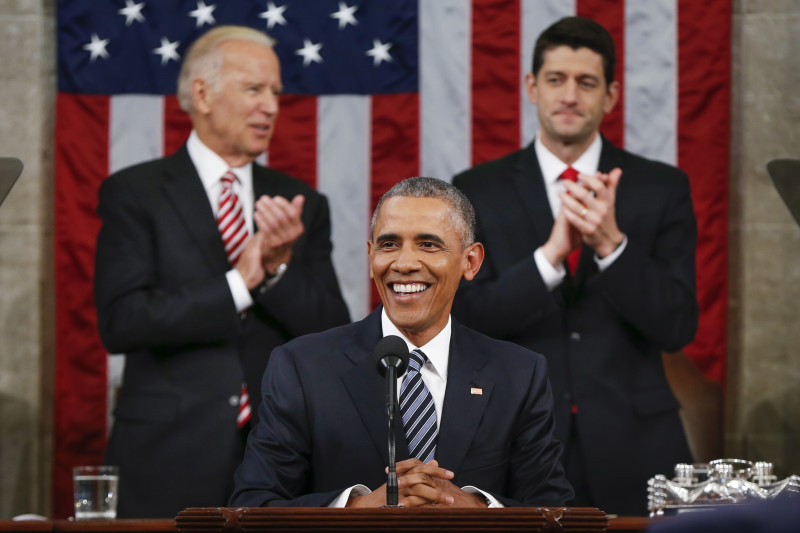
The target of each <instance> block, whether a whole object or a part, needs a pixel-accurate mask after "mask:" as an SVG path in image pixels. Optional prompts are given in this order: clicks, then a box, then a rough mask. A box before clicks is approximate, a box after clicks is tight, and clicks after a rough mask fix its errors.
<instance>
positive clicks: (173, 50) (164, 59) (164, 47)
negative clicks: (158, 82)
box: [153, 37, 181, 66]
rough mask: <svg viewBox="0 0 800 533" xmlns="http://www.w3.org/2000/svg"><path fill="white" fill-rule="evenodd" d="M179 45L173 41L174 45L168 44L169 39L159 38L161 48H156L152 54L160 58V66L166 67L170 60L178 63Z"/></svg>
mask: <svg viewBox="0 0 800 533" xmlns="http://www.w3.org/2000/svg"><path fill="white" fill-rule="evenodd" d="M179 44H181V43H180V41H175V42H174V43H171V42H169V39H167V38H166V37H162V38H161V46H159V47H158V48H153V53H154V54H158V55H160V56H161V65H162V66H163V65H166V64H167V63H169V60H170V59H174V60H175V61H178V60H179V59H180V58H181V56H180V55H178V45H179Z"/></svg>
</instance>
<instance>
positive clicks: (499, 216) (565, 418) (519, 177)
mask: <svg viewBox="0 0 800 533" xmlns="http://www.w3.org/2000/svg"><path fill="white" fill-rule="evenodd" d="M614 167H620V168H621V169H622V171H623V174H622V179H621V181H620V184H619V188H618V191H617V200H616V217H617V223H618V225H619V227H620V229H621V230H622V231H623V232H624V233H625V234H627V236H628V244H627V247H626V249H625V250H624V252H623V253H622V255H620V257H619V258H617V260H616V261H615V262H614V263H613V264H612V265H611V266H610V267H609V268H608V269H606V270H605V271H603V272H602V273H601V272H598V269H597V265H596V264H595V262H594V260H593V258H592V257H593V255H594V252H593V250H592V249H591V248H589V247H588V246H585V245H584V247H583V250H582V253H581V259H580V263H579V266H578V270H577V272H576V276H575V278H574V279H572V278H570V277H569V275H568V277H567V279H566V280H565V281H564V283H562V284H561V285H560V286H559V287H558V288H557V289H555V290H554V291H553V292H550V291H548V290H547V287H546V286H545V284H544V282H543V281H542V278H541V276H540V274H539V270H538V269H537V267H536V264H535V261H534V259H533V252H534V250H535V249H536V248H538V247H539V246H541V245H542V244H544V243H545V241H547V239H548V237H549V235H550V231H551V229H552V226H553V215H552V211H551V210H550V206H549V203H548V199H547V195H546V193H545V187H544V182H543V179H542V174H541V170H540V168H539V163H538V161H537V158H536V153H535V151H534V149H533V146H532V145H531V146H529V147H527V148H525V149H523V150H519V151H517V152H514V153H512V154H510V155H508V156H506V157H503V158H501V159H498V160H495V161H491V162H488V163H485V164H482V165H478V166H476V167H475V168H473V169H470V170H468V171H466V172H464V173H462V174H460V175H458V176H456V177H455V179H454V180H453V184H454V185H455V186H456V187H458V188H459V189H461V190H462V191H463V192H464V193H465V194H466V195H467V197H468V198H469V199H470V200H471V201H472V203H473V205H474V206H475V209H476V212H477V218H478V240H479V241H481V242H483V243H484V245H485V247H486V260H485V261H484V263H483V266H482V268H481V271H480V272H479V273H478V276H477V277H476V279H475V280H474V281H473V282H471V283H465V284H463V285H462V287H461V288H460V289H459V291H458V293H457V294H456V300H455V304H454V307H453V316H455V317H456V318H458V319H459V320H460V321H462V322H463V323H464V324H465V325H467V326H469V327H472V328H474V329H477V330H478V331H481V332H483V333H486V334H488V335H491V336H493V337H497V338H500V339H506V340H510V341H513V342H516V343H518V344H520V345H522V346H525V347H527V348H529V349H531V350H535V351H537V352H539V353H542V354H544V355H545V356H546V357H547V359H548V363H549V368H550V380H551V383H552V385H553V395H554V397H555V405H556V407H555V414H556V436H557V437H558V438H559V439H560V440H562V442H565V443H567V442H569V439H570V436H571V435H572V437H573V443H574V445H573V448H571V449H572V450H574V451H575V453H579V454H580V456H581V458H582V460H583V461H582V462H583V464H584V466H585V469H586V476H585V478H586V480H587V481H588V489H589V491H590V493H591V497H592V499H593V501H594V503H595V504H596V505H597V506H599V507H600V508H602V509H603V510H605V511H607V512H609V513H619V514H645V513H646V509H645V507H646V487H647V485H646V482H647V479H648V478H650V477H652V476H653V475H655V474H659V473H664V474H669V473H670V472H672V470H673V466H674V464H675V463H677V462H684V461H688V462H691V455H690V453H689V449H688V445H687V443H686V439H685V436H684V433H683V429H682V426H681V422H680V419H679V417H678V408H679V405H678V402H677V401H676V399H675V397H674V395H673V394H672V391H671V390H670V388H669V385H668V383H667V380H666V377H665V374H664V369H663V365H662V362H661V352H662V351H673V350H678V349H680V348H682V347H683V346H684V345H686V344H688V343H689V342H691V341H692V339H693V338H694V334H695V331H696V328H697V318H698V306H697V299H696V294H695V264H694V262H695V246H696V241H697V228H696V223H695V217H694V213H693V211H692V202H691V197H690V193H689V181H688V179H687V176H686V175H685V174H684V173H683V172H681V171H680V170H678V169H676V168H674V167H671V166H668V165H665V164H662V163H657V162H654V161H649V160H646V159H644V158H641V157H638V156H635V155H633V154H631V153H628V152H625V151H623V150H620V149H619V148H616V147H615V146H613V145H611V144H610V143H609V142H607V141H606V140H605V139H603V148H602V153H601V157H600V164H599V169H600V170H601V171H603V172H609V171H610V170H611V169H613V168H614ZM573 406H575V407H576V408H577V414H576V415H574V416H573V415H572V414H571V410H572V409H573Z"/></svg>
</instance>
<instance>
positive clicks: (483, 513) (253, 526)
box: [175, 507, 608, 533]
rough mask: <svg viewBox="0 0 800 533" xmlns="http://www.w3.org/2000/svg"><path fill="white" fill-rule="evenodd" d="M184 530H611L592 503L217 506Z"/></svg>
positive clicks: (185, 521) (185, 519)
mask: <svg viewBox="0 0 800 533" xmlns="http://www.w3.org/2000/svg"><path fill="white" fill-rule="evenodd" d="M175 523H176V526H177V529H178V531H179V532H180V533H202V532H212V531H213V532H215V531H219V532H222V533H227V532H245V533H246V532H259V531H268V532H287V533H288V532H292V531H320V532H327V531H374V530H380V531H387V532H398V533H399V532H417V533H419V532H426V531H431V532H437V533H447V532H455V531H485V532H493V531H495V532H499V531H547V532H554V533H555V532H559V531H564V532H573V531H574V532H587V533H588V532H594V531H598V532H600V531H607V528H608V516H607V515H606V514H605V513H604V512H603V511H600V510H599V509H595V508H593V507H553V508H548V507H506V508H502V509H474V510H473V509H444V508H442V509H420V508H416V509H403V508H396V509H330V508H316V507H315V508H306V507H297V508H292V507H273V508H256V507H250V508H247V507H244V508H227V507H222V508H217V507H196V508H189V509H186V510H184V511H182V512H181V513H180V514H179V515H178V516H177V517H176V518H175Z"/></svg>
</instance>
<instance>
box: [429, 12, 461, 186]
mask: <svg viewBox="0 0 800 533" xmlns="http://www.w3.org/2000/svg"><path fill="white" fill-rule="evenodd" d="M471 16H472V9H471V5H470V3H469V2H463V1H461V0H420V2H419V57H420V69H419V76H420V106H419V109H420V147H419V151H420V174H421V175H423V176H432V177H434V178H439V179H443V180H447V181H450V179H451V178H452V177H453V175H454V174H456V173H457V172H460V171H462V170H464V169H466V168H469V167H470V166H471V155H470V154H471V143H472V128H471V124H472V119H471V115H472V113H471V109H472V100H471V98H470V86H471V76H472V75H471V68H470V64H471V63H470V61H471V52H470V50H471V48H470V41H471V37H472V24H471Z"/></svg>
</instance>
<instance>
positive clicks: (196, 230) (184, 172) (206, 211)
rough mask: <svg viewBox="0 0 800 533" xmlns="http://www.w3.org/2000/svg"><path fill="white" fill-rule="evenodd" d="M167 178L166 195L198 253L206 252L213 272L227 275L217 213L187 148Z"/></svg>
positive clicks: (177, 154)
mask: <svg viewBox="0 0 800 533" xmlns="http://www.w3.org/2000/svg"><path fill="white" fill-rule="evenodd" d="M167 174H168V175H167V179H166V180H165V182H164V185H163V190H164V194H165V195H166V197H167V198H168V199H169V201H170V203H171V204H172V206H173V207H174V208H175V211H177V212H178V215H179V216H180V218H181V220H182V221H183V223H184V226H185V229H186V231H187V232H188V233H189V234H190V235H191V237H192V239H193V240H194V241H195V242H196V244H197V249H198V250H200V251H201V252H202V254H203V257H204V258H205V259H206V262H207V263H208V265H209V266H210V267H211V269H212V270H213V271H220V270H221V271H223V272H224V271H225V270H227V269H228V268H229V267H228V261H227V258H226V255H225V247H224V245H223V244H222V238H221V237H220V234H219V229H218V227H217V221H216V220H215V218H214V212H213V211H212V210H211V205H210V204H209V203H208V195H207V194H206V191H205V189H204V188H203V184H202V182H201V181H200V176H199V175H198V174H197V170H196V169H195V168H194V165H193V164H192V160H191V159H190V158H189V152H188V151H187V150H186V146H185V145H184V146H182V147H181V148H180V149H179V150H178V151H177V152H175V154H174V155H172V156H171V157H170V164H169V165H168V167H167Z"/></svg>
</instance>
